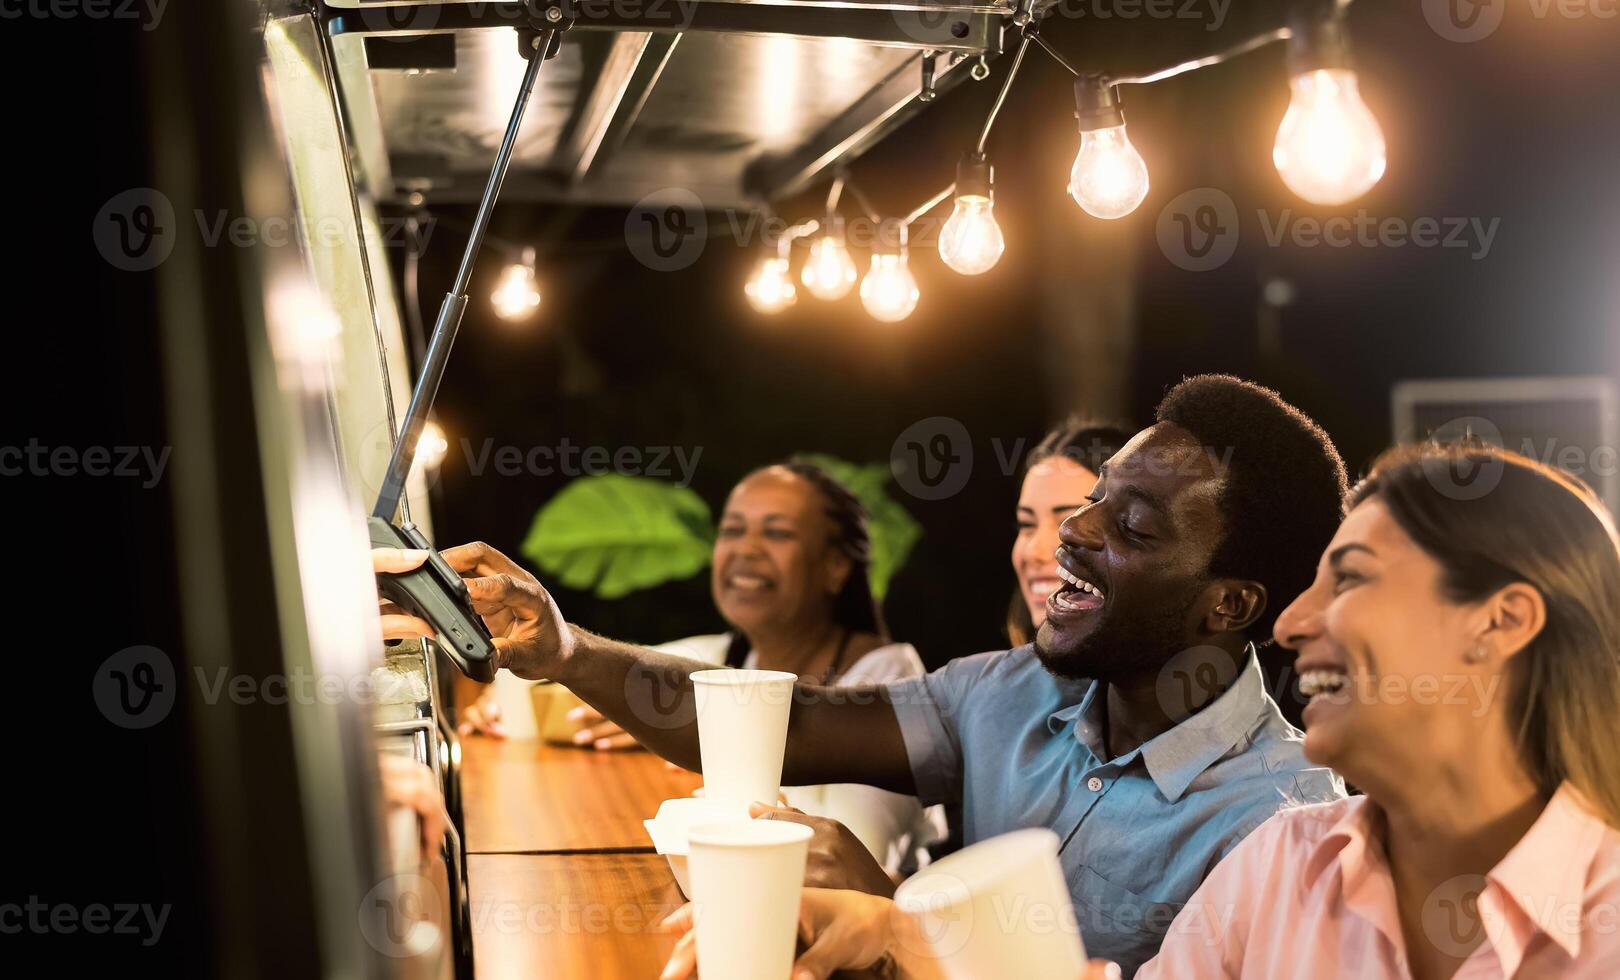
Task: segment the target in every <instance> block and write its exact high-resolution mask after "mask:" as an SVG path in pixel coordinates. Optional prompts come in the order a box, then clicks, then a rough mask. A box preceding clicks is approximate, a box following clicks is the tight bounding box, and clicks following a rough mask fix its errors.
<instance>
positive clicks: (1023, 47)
mask: <svg viewBox="0 0 1620 980" xmlns="http://www.w3.org/2000/svg"><path fill="white" fill-rule="evenodd" d="M1036 36H1037V35H1035V34H1032V33H1030V32H1029V31H1025V32H1024V39H1023V40H1022V41H1020V42H1019V43H1018V53H1017V54H1016V55H1013V63H1012V68H1011V70H1009V71H1008V72H1007V78H1006V79H1005V80H1004V81H1003V82H1002V83H1001V91H1000V92H998V93H996V101H995V104H993V105H991V106H990V115H988V116H986V117H985V119H984V129H982V130H980V132H979V144H978V149H977V151H976V152H977V153H978V154H979V155H980V156H984V144H985V143H986V141H988V140H989V139H990V127H992V126H994V125H995V124H996V115H997V113H999V112H1001V104H1002V103H1003V102H1006V101H1007V90H1008V89H1010V88H1012V83H1013V79H1015V78H1017V77H1018V67H1019V66H1020V65H1022V64H1023V63H1024V52H1025V51H1028V50H1029V42H1030V40H1031V39H1032V38H1034V37H1036Z"/></svg>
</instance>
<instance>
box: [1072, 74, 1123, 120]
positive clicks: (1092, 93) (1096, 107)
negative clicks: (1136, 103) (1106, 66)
mask: <svg viewBox="0 0 1620 980" xmlns="http://www.w3.org/2000/svg"><path fill="white" fill-rule="evenodd" d="M1074 106H1075V111H1074V115H1075V117H1076V118H1077V119H1079V120H1080V132H1082V133H1090V132H1094V131H1095V130H1099V129H1114V128H1116V127H1119V126H1123V125H1125V110H1124V104H1123V103H1121V102H1120V100H1119V89H1118V88H1116V87H1115V86H1113V85H1112V84H1110V83H1109V81H1108V76H1107V75H1081V76H1080V77H1079V78H1076V79H1075V80H1074Z"/></svg>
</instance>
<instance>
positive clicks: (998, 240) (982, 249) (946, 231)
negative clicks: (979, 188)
mask: <svg viewBox="0 0 1620 980" xmlns="http://www.w3.org/2000/svg"><path fill="white" fill-rule="evenodd" d="M994 208H995V205H994V204H992V203H991V201H990V198H989V196H987V195H984V196H981V195H978V194H972V195H968V194H964V195H963V196H961V197H959V198H957V199H956V207H955V209H954V210H952V211H951V216H950V217H949V218H947V219H945V227H944V228H942V229H940V233H939V257H940V260H941V261H943V262H944V263H945V264H946V265H948V266H950V267H951V268H952V269H954V270H956V271H957V272H960V273H961V274H962V275H964V276H976V275H979V274H980V273H982V272H988V271H989V270H990V269H991V267H993V266H994V265H995V264H996V262H997V261H999V260H1000V259H1001V253H1002V251H1004V250H1005V249H1006V247H1007V241H1006V239H1005V238H1003V237H1002V236H1001V226H1000V225H998V224H996V216H995V212H994Z"/></svg>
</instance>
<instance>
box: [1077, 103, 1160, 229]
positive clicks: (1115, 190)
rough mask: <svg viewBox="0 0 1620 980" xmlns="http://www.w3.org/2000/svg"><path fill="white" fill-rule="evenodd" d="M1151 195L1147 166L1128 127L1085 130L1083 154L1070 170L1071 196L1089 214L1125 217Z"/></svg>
mask: <svg viewBox="0 0 1620 980" xmlns="http://www.w3.org/2000/svg"><path fill="white" fill-rule="evenodd" d="M1147 192H1148V171H1147V164H1146V163H1144V162H1143V160H1142V154H1140V153H1138V152H1136V147H1134V146H1132V145H1131V138H1130V137H1129V136H1127V135H1125V125H1124V124H1123V123H1121V124H1120V125H1118V126H1109V127H1106V128H1104V129H1093V130H1082V131H1081V133H1080V153H1079V155H1078V156H1076V157H1075V158H1074V169H1073V170H1071V171H1069V194H1070V195H1071V196H1073V197H1074V200H1075V203H1077V204H1079V205H1080V206H1081V207H1082V208H1085V209H1086V213H1087V214H1089V215H1092V216H1094V217H1098V218H1109V219H1113V218H1123V217H1125V216H1126V215H1127V214H1130V213H1131V212H1132V211H1135V210H1136V209H1137V207H1138V206H1140V205H1141V203H1142V201H1143V199H1144V198H1146V197H1147Z"/></svg>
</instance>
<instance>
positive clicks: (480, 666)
mask: <svg viewBox="0 0 1620 980" xmlns="http://www.w3.org/2000/svg"><path fill="white" fill-rule="evenodd" d="M561 40H562V31H561V29H558V28H549V29H547V30H543V31H539V32H530V31H519V43H520V47H522V49H523V50H524V52H525V57H527V58H528V61H529V65H528V68H527V69H526V70H525V71H524V75H523V84H522V87H521V88H520V89H519V91H518V97H517V104H516V105H514V106H513V107H512V118H511V120H510V121H509V122H508V123H507V124H506V134H505V135H504V136H503V137H502V138H501V146H500V149H499V150H498V151H497V152H496V154H495V165H494V167H493V168H491V170H490V173H489V183H488V184H486V185H485V186H484V196H483V197H482V198H481V199H480V200H479V202H478V211H477V214H476V215H475V217H474V219H473V225H472V234H471V235H470V236H469V237H468V239H467V248H466V251H464V252H463V253H462V256H461V267H460V269H459V270H458V271H457V273H456V280H455V283H454V284H453V285H452V286H451V288H450V291H449V292H448V293H446V294H445V297H444V302H443V303H442V304H441V305H440V307H439V318H438V320H437V321H435V322H434V325H433V337H432V340H431V341H430V342H429V344H428V350H427V354H426V356H425V357H424V358H423V363H422V374H421V377H419V378H418V379H417V381H416V387H415V389H414V390H413V391H412V392H411V404H410V408H409V409H408V410H407V411H406V414H405V426H404V429H403V431H401V432H400V435H399V440H398V441H397V442H395V443H394V451H393V454H392V455H391V456H390V457H389V460H388V469H387V471H386V472H385V474H384V477H383V484H382V490H381V492H380V493H378V495H377V506H376V507H374V508H372V511H371V517H370V519H369V520H368V522H367V523H368V525H369V530H370V532H371V546H372V547H373V548H407V549H424V550H426V551H427V552H428V559H427V561H425V562H423V563H422V564H421V565H420V566H418V567H417V568H415V569H413V570H411V571H409V572H400V573H397V574H396V573H392V572H379V573H377V591H379V592H381V593H382V595H383V597H384V598H386V599H388V600H389V601H391V602H393V603H396V604H397V605H399V606H401V607H402V608H404V609H405V610H406V611H408V612H409V613H410V614H411V615H413V616H417V617H420V618H422V619H425V620H427V621H428V622H429V623H432V624H433V627H434V629H436V630H438V631H439V640H440V646H441V648H442V649H443V650H444V652H445V653H446V654H447V655H448V656H449V657H450V659H451V660H452V661H454V662H455V665H456V666H457V667H458V668H460V669H461V672H462V673H464V674H466V675H467V676H468V677H471V678H472V679H474V680H478V681H490V680H494V679H495V645H494V643H493V641H491V639H490V635H489V630H488V629H486V628H485V627H484V621H483V620H482V619H480V618H479V616H478V614H477V613H475V612H474V611H473V608H472V602H471V601H470V599H469V596H468V594H467V584H466V583H465V582H463V581H462V580H461V576H460V575H458V574H457V573H456V570H455V569H453V568H451V567H450V563H449V562H447V561H445V560H444V556H443V555H440V554H439V553H438V552H437V551H435V550H434V549H433V545H432V544H431V543H429V541H428V540H427V538H426V537H424V536H423V534H422V532H421V531H420V530H418V529H417V527H416V525H415V524H413V523H411V521H410V520H409V518H408V517H407V519H406V520H404V521H403V522H402V523H400V524H398V525H396V524H394V523H393V521H394V515H395V512H396V511H398V510H399V505H400V500H401V498H403V497H404V495H405V481H406V478H407V477H408V476H409V475H410V472H411V464H412V462H414V460H415V458H416V443H417V440H418V439H420V438H421V436H422V428H423V426H425V425H426V424H427V417H428V411H429V410H430V409H431V408H432V407H433V399H434V396H436V395H437V394H438V391H439V381H440V379H441V378H443V377H444V368H445V364H446V363H447V362H448V361H449V359H450V346H451V344H453V343H454V342H455V339H456V331H457V329H459V328H460V326H461V315H462V313H463V312H465V311H466V309H467V287H468V283H469V280H470V279H471V278H472V267H473V259H474V258H475V257H476V256H477V254H478V246H479V244H480V242H482V241H483V238H484V230H485V227H486V225H487V224H488V223H489V215H490V212H491V211H493V210H494V208H495V198H496V197H497V196H498V195H499V194H500V190H501V183H502V182H503V181H504V180H505V179H506V170H507V166H508V164H510V163H511V160H512V146H513V144H514V143H515V142H516V140H517V133H518V127H519V125H520V124H521V123H522V122H523V111H524V109H525V108H527V106H528V103H529V94H530V93H531V92H532V91H533V90H534V81H535V78H536V77H537V76H538V75H539V74H540V66H541V64H543V63H544V62H545V61H546V59H548V58H550V57H552V56H553V55H555V54H556V53H557V49H558V47H559V45H560V42H561Z"/></svg>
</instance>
